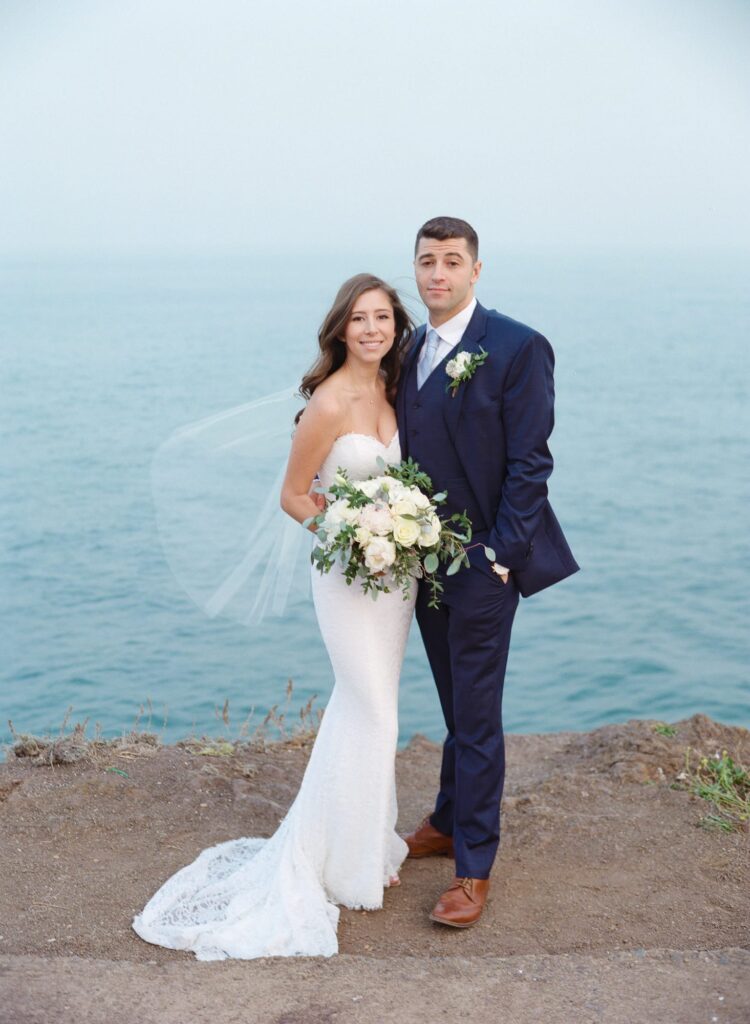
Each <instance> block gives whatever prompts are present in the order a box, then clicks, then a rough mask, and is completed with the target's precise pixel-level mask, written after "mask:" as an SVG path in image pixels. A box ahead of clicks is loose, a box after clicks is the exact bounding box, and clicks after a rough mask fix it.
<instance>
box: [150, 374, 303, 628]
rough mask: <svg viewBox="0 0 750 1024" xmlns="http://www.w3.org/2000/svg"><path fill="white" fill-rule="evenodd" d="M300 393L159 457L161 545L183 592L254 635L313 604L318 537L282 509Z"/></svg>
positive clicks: (239, 414) (209, 423) (233, 412)
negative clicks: (256, 627) (312, 560)
mask: <svg viewBox="0 0 750 1024" xmlns="http://www.w3.org/2000/svg"><path fill="white" fill-rule="evenodd" d="M303 407H304V399H303V398H302V397H301V396H300V394H299V390H298V385H296V386H294V387H288V388H284V389H283V390H282V391H277V392H275V393H274V394H271V395H266V396H265V397H263V398H259V399H257V400H255V401H252V402H247V403H245V404H243V405H238V406H235V407H233V408H230V409H226V410H223V411H221V412H218V413H215V414H213V415H211V416H207V417H205V418H203V419H200V420H197V421H195V422H194V423H189V424H187V425H186V426H183V427H180V428H178V429H177V430H175V431H174V432H173V433H172V434H171V435H170V436H169V437H168V438H167V440H166V441H164V442H163V443H162V444H161V445H160V446H159V448H158V449H157V450H156V452H155V453H154V456H153V459H152V463H151V493H152V496H153V500H154V506H155V511H156V522H157V527H158V531H159V539H160V541H161V544H162V548H163V550H164V554H165V556H166V559H167V563H168V565H169V568H170V570H171V572H172V574H173V575H174V577H175V579H176V580H177V582H178V583H179V585H180V586H181V587H182V588H183V589H184V590H185V591H186V592H187V594H188V595H189V596H190V598H191V599H192V600H193V601H194V603H195V604H196V605H197V606H198V607H199V608H201V609H202V610H203V611H204V612H205V613H206V614H207V615H208V616H209V617H211V618H214V617H215V616H217V615H221V616H226V617H228V618H230V619H234V620H235V621H237V622H240V623H241V624H243V625H245V626H253V625H258V624H260V623H262V622H264V621H268V620H270V619H273V618H279V617H281V616H285V617H287V616H290V615H292V614H293V613H294V611H295V610H296V609H298V608H299V607H300V606H301V605H302V604H307V603H308V602H309V596H310V551H311V549H312V539H313V538H312V534H311V533H310V532H309V531H308V530H305V529H303V528H302V526H301V525H300V524H299V523H297V522H295V521H294V520H293V519H291V518H290V517H289V516H287V515H286V514H285V513H284V512H283V511H282V510H281V507H280V505H279V497H280V493H281V485H282V482H283V479H284V473H285V470H286V463H287V459H288V455H289V447H290V444H291V438H292V434H293V432H294V417H295V415H296V413H297V412H299V410H300V409H301V408H303Z"/></svg>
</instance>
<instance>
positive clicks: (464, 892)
mask: <svg viewBox="0 0 750 1024" xmlns="http://www.w3.org/2000/svg"><path fill="white" fill-rule="evenodd" d="M489 891H490V880H489V878H454V879H453V884H452V885H451V886H450V887H449V888H448V889H446V890H445V892H444V893H443V895H442V896H441V897H440V899H439V900H438V901H437V903H436V904H435V906H434V907H433V910H432V913H431V914H430V920H431V921H437V923H438V924H447V925H450V926H451V928H470V927H471V926H472V925H473V924H475V923H476V922H477V921H478V920H479V918H480V917H481V916H482V911H483V910H484V905H485V903H486V902H487V893H488V892H489Z"/></svg>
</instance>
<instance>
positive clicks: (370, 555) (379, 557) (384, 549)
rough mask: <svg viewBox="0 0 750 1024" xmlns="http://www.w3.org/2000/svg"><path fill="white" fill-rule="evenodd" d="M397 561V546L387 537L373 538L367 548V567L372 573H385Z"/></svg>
mask: <svg viewBox="0 0 750 1024" xmlns="http://www.w3.org/2000/svg"><path fill="white" fill-rule="evenodd" d="M395 561H396V545H395V544H394V543H393V541H392V540H386V538H385V537H373V539H372V540H371V541H370V543H369V544H368V545H367V547H366V548H365V565H366V566H367V568H368V569H369V570H370V571H371V572H383V571H384V570H385V569H387V568H388V566H389V565H393V563H394V562H395Z"/></svg>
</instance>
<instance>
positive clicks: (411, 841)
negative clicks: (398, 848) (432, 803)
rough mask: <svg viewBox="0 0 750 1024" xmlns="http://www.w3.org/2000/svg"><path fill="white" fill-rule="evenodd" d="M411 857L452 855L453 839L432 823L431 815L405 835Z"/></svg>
mask: <svg viewBox="0 0 750 1024" xmlns="http://www.w3.org/2000/svg"><path fill="white" fill-rule="evenodd" d="M404 841H405V842H406V845H407V846H408V847H409V856H410V857H452V856H453V839H452V838H451V836H446V835H444V833H442V832H438V830H437V829H436V828H433V826H432V825H431V824H430V816H429V814H428V815H427V817H426V818H424V819H423V820H422V822H421V823H420V825H419V827H418V828H416V829H415V830H414V832H410V833H409V834H408V836H404Z"/></svg>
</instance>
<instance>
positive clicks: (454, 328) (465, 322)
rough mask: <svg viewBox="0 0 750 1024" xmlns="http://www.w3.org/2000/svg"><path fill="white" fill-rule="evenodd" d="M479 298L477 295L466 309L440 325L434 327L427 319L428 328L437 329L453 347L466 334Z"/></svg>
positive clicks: (443, 338)
mask: <svg viewBox="0 0 750 1024" xmlns="http://www.w3.org/2000/svg"><path fill="white" fill-rule="evenodd" d="M476 305H477V300H476V297H475V298H473V299H472V300H471V302H470V303H469V305H468V306H466V308H465V309H462V310H461V312H460V313H456V315H455V316H452V317H451V318H450V320H446V321H445V323H444V324H441V325H440V326H439V327H433V326H432V324H431V323H430V321H429V320H428V321H427V330H428V331H429V330H430V328H432V330H433V331H437V332H438V334H439V335H440V337H441V338H442V340H443V341H444V342H446V344H448V345H450V346H451V347H453V346H454V345H457V344H458V343H459V341H460V340H461V338H462V337H463V335H464V331H465V330H466V328H467V327H468V326H469V320H471V318H472V316H473V314H474V310H475V309H476Z"/></svg>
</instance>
